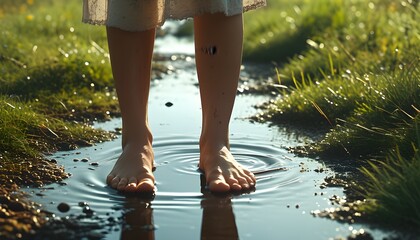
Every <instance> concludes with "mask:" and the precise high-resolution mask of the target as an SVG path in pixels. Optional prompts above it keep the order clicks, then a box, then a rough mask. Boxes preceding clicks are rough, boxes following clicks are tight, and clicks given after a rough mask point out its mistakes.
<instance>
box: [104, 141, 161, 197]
mask: <svg viewBox="0 0 420 240" xmlns="http://www.w3.org/2000/svg"><path fill="white" fill-rule="evenodd" d="M143 142H144V143H142V142H128V143H127V144H125V147H124V149H123V153H122V154H121V156H120V157H119V158H118V160H117V162H116V163H115V166H114V168H113V169H112V171H111V172H110V173H109V175H108V177H107V179H106V182H107V183H108V185H109V186H111V187H112V188H115V189H117V190H119V191H123V192H153V191H154V187H155V178H154V176H153V162H154V154H153V149H152V142H151V141H148V140H147V141H143Z"/></svg>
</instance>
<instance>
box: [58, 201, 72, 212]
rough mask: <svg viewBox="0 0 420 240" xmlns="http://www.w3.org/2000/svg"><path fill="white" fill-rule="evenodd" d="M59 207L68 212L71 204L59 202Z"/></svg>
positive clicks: (60, 209) (61, 210)
mask: <svg viewBox="0 0 420 240" xmlns="http://www.w3.org/2000/svg"><path fill="white" fill-rule="evenodd" d="M57 209H58V211H60V212H68V211H69V210H70V206H69V205H68V204H67V203H60V204H58V206H57Z"/></svg>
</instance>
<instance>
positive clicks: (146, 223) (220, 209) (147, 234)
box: [121, 175, 239, 240]
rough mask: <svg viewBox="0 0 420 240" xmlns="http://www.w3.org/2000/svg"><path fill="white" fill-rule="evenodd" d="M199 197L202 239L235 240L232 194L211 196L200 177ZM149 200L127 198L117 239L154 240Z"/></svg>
mask: <svg viewBox="0 0 420 240" xmlns="http://www.w3.org/2000/svg"><path fill="white" fill-rule="evenodd" d="M201 183H202V188H201V192H202V193H203V198H202V200H201V208H202V209H203V219H202V224H201V239H202V240H235V239H239V236H238V229H237V227H236V222H235V216H234V214H233V208H232V201H231V199H232V194H223V195H221V194H219V195H216V194H213V193H211V192H210V191H209V190H208V189H207V188H206V180H205V177H204V175H201ZM151 201H152V199H151V198H141V197H136V196H127V198H126V203H125V206H124V209H127V211H126V212H125V214H124V219H123V225H122V233H121V240H131V239H133V240H134V239H136V240H140V239H141V240H154V239H155V230H156V229H155V225H154V222H153V209H152V204H151Z"/></svg>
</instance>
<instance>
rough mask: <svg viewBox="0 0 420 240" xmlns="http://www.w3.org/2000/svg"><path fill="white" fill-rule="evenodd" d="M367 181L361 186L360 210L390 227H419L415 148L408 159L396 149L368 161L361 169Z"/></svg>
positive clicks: (419, 163) (419, 161)
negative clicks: (373, 160)
mask: <svg viewBox="0 0 420 240" xmlns="http://www.w3.org/2000/svg"><path fill="white" fill-rule="evenodd" d="M362 171H363V173H364V174H365V175H366V176H368V178H369V180H370V181H369V182H368V183H367V184H365V186H364V189H363V191H364V193H365V196H366V198H367V199H368V201H367V204H365V205H364V206H363V210H364V211H367V212H369V213H371V216H372V217H374V218H376V219H380V221H384V222H386V223H387V224H389V225H394V226H404V225H407V224H408V225H409V226H413V227H414V229H416V228H417V229H418V228H419V227H420V206H419V202H420V187H419V186H420V153H419V150H418V149H415V154H414V155H413V157H411V158H404V157H402V156H401V154H400V153H399V151H398V150H397V151H394V152H393V153H391V154H390V155H389V156H388V157H387V158H386V160H385V161H380V162H377V161H376V162H370V167H368V168H362Z"/></svg>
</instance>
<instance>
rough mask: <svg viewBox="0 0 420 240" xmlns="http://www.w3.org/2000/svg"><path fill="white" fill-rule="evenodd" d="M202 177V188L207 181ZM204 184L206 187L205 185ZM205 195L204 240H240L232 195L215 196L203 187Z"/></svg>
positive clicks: (202, 230)
mask: <svg viewBox="0 0 420 240" xmlns="http://www.w3.org/2000/svg"><path fill="white" fill-rule="evenodd" d="M203 179H204V176H203V175H201V182H202V186H206V181H205V180H203ZM203 182H204V185H203ZM202 193H203V194H204V196H203V200H201V208H203V220H202V225H201V239H202V240H234V239H239V236H238V229H237V228H236V222H235V216H234V214H233V209H232V202H231V197H232V195H231V194H229V195H228V194H224V195H214V194H212V193H210V192H209V191H208V190H206V189H205V188H204V187H202Z"/></svg>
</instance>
